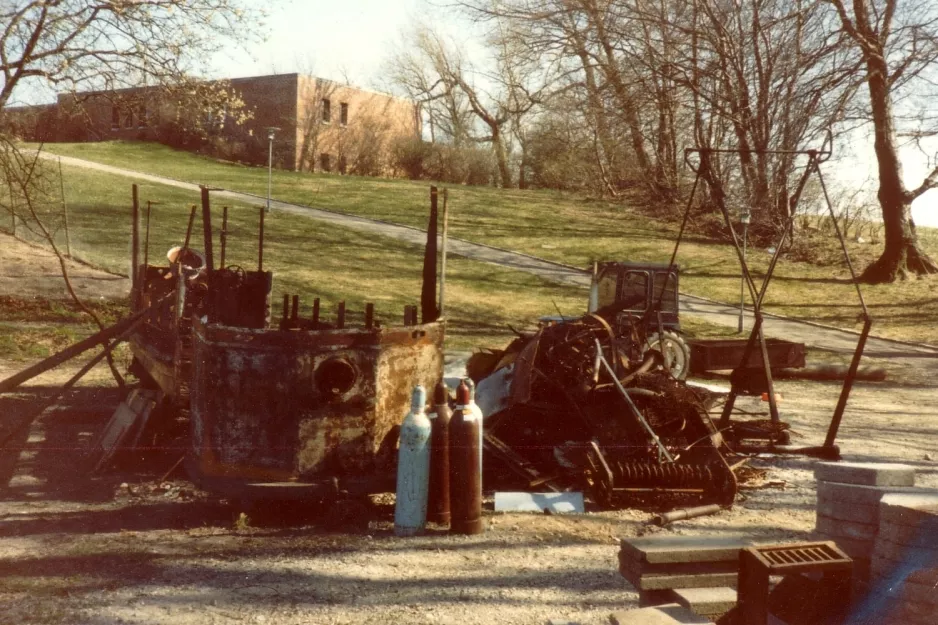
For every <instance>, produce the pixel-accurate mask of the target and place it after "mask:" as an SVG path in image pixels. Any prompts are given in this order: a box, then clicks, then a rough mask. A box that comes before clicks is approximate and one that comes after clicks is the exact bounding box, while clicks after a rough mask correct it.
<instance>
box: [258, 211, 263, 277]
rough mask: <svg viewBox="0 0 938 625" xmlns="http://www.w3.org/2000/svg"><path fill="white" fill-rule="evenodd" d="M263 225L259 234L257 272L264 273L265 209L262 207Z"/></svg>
mask: <svg viewBox="0 0 938 625" xmlns="http://www.w3.org/2000/svg"><path fill="white" fill-rule="evenodd" d="M260 213H261V224H260V227H259V229H258V234H257V270H258V271H264V208H263V207H261V210H260Z"/></svg>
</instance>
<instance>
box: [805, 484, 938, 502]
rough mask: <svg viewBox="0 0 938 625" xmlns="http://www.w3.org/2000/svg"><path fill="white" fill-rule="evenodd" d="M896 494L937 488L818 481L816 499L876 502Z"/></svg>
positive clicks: (928, 490) (917, 492) (935, 492)
mask: <svg viewBox="0 0 938 625" xmlns="http://www.w3.org/2000/svg"><path fill="white" fill-rule="evenodd" d="M887 493H897V494H935V495H938V488H916V487H914V486H863V485H862V484H841V483H839V482H818V483H817V496H818V501H821V500H822V499H823V500H824V501H839V502H842V503H845V504H862V505H873V504H878V503H879V500H880V499H882V497H883V495H885V494H887Z"/></svg>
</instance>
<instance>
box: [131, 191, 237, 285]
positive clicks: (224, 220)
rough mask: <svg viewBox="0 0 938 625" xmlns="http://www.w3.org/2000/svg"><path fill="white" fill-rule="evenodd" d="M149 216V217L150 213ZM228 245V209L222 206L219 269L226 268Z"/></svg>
mask: <svg viewBox="0 0 938 625" xmlns="http://www.w3.org/2000/svg"><path fill="white" fill-rule="evenodd" d="M147 206H149V203H147ZM147 210H149V209H147ZM147 214H148V215H149V213H147ZM148 219H149V217H148ZM147 228H149V223H148V224H147ZM148 231H149V230H148ZM227 243H228V207H227V206H222V209H221V252H220V258H219V259H218V268H219V269H224V268H225V248H226V246H227Z"/></svg>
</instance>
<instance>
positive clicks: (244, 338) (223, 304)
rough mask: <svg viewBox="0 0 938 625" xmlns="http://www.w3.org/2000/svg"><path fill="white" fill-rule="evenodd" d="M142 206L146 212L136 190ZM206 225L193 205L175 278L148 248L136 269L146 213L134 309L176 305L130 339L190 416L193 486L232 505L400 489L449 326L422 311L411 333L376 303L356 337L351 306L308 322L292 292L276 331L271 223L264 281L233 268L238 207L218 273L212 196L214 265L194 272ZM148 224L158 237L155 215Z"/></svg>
mask: <svg viewBox="0 0 938 625" xmlns="http://www.w3.org/2000/svg"><path fill="white" fill-rule="evenodd" d="M134 199H135V201H134V206H135V207H136V206H137V202H136V189H135V192H134ZM135 213H136V211H135ZM195 217H196V210H195V207H193V210H192V213H191V214H190V218H189V226H188V230H187V234H186V239H185V244H184V245H183V246H182V248H181V249H180V250H178V253H177V254H176V258H177V261H176V262H173V263H171V265H170V266H169V267H167V266H165V265H164V266H156V265H151V264H149V263H148V258H149V253H148V249H147V248H148V242H146V241H145V242H144V245H143V248H144V261H143V263H138V262H137V250H138V249H139V247H138V245H136V241H138V240H139V237H138V234H139V233H138V228H137V225H136V224H137V221H138V220H137V218H136V214H135V219H134V241H135V245H134V263H133V267H134V273H133V276H134V281H133V295H132V302H133V307H134V310H135V311H137V310H144V309H146V308H147V307H149V306H150V304H151V302H157V301H159V300H160V299H165V296H166V295H167V294H172V293H173V292H175V294H174V297H170V298H169V300H168V301H167V304H166V305H164V306H161V307H158V308H153V309H151V311H150V312H149V313H148V316H147V319H146V321H145V322H144V323H143V324H141V325H140V326H138V328H137V329H136V331H135V332H134V334H133V335H132V336H131V338H130V343H131V349H132V351H133V354H134V357H135V360H136V365H137V367H138V371H139V372H141V377H142V378H144V379H145V380H147V381H148V382H150V383H152V384H153V385H155V386H158V387H159V389H160V390H161V391H162V393H163V395H164V398H165V399H164V404H166V405H170V406H172V407H173V408H174V410H175V412H176V414H177V415H182V416H183V417H188V421H189V436H188V439H189V448H188V452H187V456H186V462H185V464H186V468H187V470H188V472H189V475H190V477H191V478H192V479H193V481H194V482H196V483H197V484H198V485H200V486H201V487H203V488H205V489H206V490H209V491H212V492H216V493H219V494H223V495H226V496H230V497H249V498H250V497H256V498H281V497H283V498H294V497H303V498H307V497H316V496H329V495H331V494H333V493H336V492H338V491H340V490H341V491H346V492H348V493H357V494H364V493H368V492H383V491H387V490H392V489H393V479H394V466H395V462H396V456H395V453H396V446H397V435H398V426H399V422H400V419H401V417H402V415H404V414H405V413H406V412H407V409H408V407H409V405H410V391H411V389H412V388H413V386H414V385H415V384H423V385H424V386H427V387H431V388H432V387H433V386H434V385H435V384H436V383H437V382H438V381H439V380H440V378H441V376H442V371H443V350H442V348H443V338H444V322H443V321H442V320H432V321H429V322H427V323H418V321H417V315H416V307H410V306H408V307H407V310H406V311H405V313H406V314H405V315H404V318H403V322H402V323H398V322H382V320H380V319H379V318H378V317H377V316H376V315H375V311H374V307H373V306H372V305H371V304H369V305H367V308H366V310H365V311H364V315H363V317H364V321H363V323H361V324H360V325H358V326H357V327H351V324H349V323H347V322H346V310H345V303H344V302H339V303H338V306H337V308H338V309H337V312H336V313H335V314H334V315H328V316H329V317H330V320H329V321H327V320H326V317H327V315H326V314H324V313H323V314H321V313H320V301H319V299H318V298H317V299H316V300H315V301H314V302H313V306H312V311H311V313H307V314H305V315H303V314H301V310H300V309H301V302H300V301H299V297H298V296H296V295H294V296H293V297H292V301H291V299H290V298H289V297H287V296H284V306H283V311H282V316H281V318H280V319H279V320H274V321H273V323H272V322H271V313H270V309H271V304H270V291H271V284H272V273H271V272H269V271H265V270H264V268H263V212H261V216H260V236H259V241H260V245H259V254H258V266H257V269H256V270H244V269H242V268H241V267H235V266H226V264H225V262H226V261H225V238H226V229H227V227H226V226H227V209H225V212H224V217H223V222H222V232H221V250H220V252H221V253H220V256H219V262H218V265H217V266H214V263H213V253H212V252H213V249H212V248H213V246H212V243H213V236H212V223H211V210H210V205H209V196H208V190H206V189H203V191H202V221H203V232H204V241H202V242H201V244H202V245H203V246H204V248H203V249H204V255H202V254H198V255H196V256H197V257H198V261H196V262H195V263H194V264H196V265H197V264H198V263H199V261H201V262H202V266H195V267H193V266H191V265H188V266H187V265H186V264H185V263H186V261H185V257H186V256H187V254H186V252H187V251H188V250H189V249H190V242H191V235H192V226H193V222H194V221H195ZM146 223H147V231H149V216H147V217H146ZM434 243H435V242H434ZM434 248H435V246H434ZM433 253H434V254H435V249H434V250H433ZM192 256H193V255H192V254H188V257H189V258H190V259H191V258H192ZM431 288H432V287H431ZM395 316H396V315H395Z"/></svg>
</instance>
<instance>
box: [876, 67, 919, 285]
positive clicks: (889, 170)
mask: <svg viewBox="0 0 938 625" xmlns="http://www.w3.org/2000/svg"><path fill="white" fill-rule="evenodd" d="M866 65H867V84H868V86H869V90H870V104H871V106H872V111H873V128H874V132H875V141H874V144H873V148H874V150H875V151H876V160H877V163H878V166H879V192H878V193H877V197H878V198H879V205H880V208H881V209H882V212H883V226H884V231H885V232H884V238H885V243H886V248H885V249H884V250H883V253H882V255H881V256H880V257H879V258H878V259H877V260H876V261H875V262H874V263H873V264H871V265H870V266H868V267H867V268H866V269H865V270H864V271H863V274H862V275H861V276H860V280H861V281H863V282H867V283H870V284H880V283H884V282H893V281H894V280H895V279H896V278H902V279H904V278H906V277H907V276H908V274H909V273H914V274H927V273H936V272H938V265H936V264H935V261H933V260H932V259H931V258H930V257H929V256H928V255H927V254H926V253H925V252H923V251H922V250H921V248H919V245H918V236H917V235H916V233H915V224H914V223H913V222H912V198H911V197H910V194H909V192H908V191H907V190H906V188H905V184H904V183H903V182H902V163H901V162H900V160H899V154H898V151H897V149H896V135H895V128H894V127H893V117H892V104H891V102H890V94H889V85H888V84H887V76H888V74H887V71H888V68H887V66H886V62H885V60H884V58H883V57H882V56H877V55H868V56H867V59H866Z"/></svg>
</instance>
